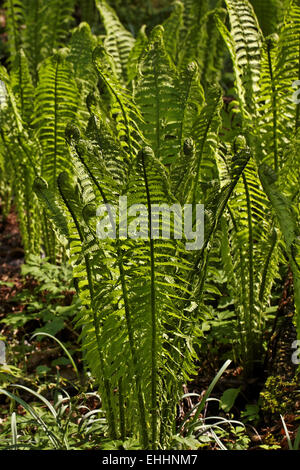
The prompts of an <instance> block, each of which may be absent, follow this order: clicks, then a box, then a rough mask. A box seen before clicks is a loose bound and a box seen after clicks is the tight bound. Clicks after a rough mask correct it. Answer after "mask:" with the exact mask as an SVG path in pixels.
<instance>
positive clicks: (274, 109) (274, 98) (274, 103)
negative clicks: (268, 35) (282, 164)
mask: <svg viewBox="0 0 300 470" xmlns="http://www.w3.org/2000/svg"><path fill="white" fill-rule="evenodd" d="M267 47H268V48H267V52H268V63H269V71H270V78H271V86H272V115H273V145H274V169H275V171H276V173H277V172H278V141H277V95H276V87H275V83H274V74H273V64H272V57H271V43H270V41H269V42H268V46H267Z"/></svg>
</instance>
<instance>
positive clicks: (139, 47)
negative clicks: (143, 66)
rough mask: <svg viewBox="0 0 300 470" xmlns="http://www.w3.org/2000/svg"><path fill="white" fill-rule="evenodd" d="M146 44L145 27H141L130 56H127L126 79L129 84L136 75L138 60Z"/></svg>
mask: <svg viewBox="0 0 300 470" xmlns="http://www.w3.org/2000/svg"><path fill="white" fill-rule="evenodd" d="M147 44H148V37H147V34H146V25H143V26H142V27H141V29H140V30H139V32H138V35H137V37H136V40H135V43H134V46H133V47H132V49H131V51H130V54H129V56H128V62H127V77H128V81H129V82H131V81H132V80H133V79H134V78H135V77H136V75H137V73H138V64H139V60H140V57H141V55H142V54H143V52H144V50H145V47H146V46H147Z"/></svg>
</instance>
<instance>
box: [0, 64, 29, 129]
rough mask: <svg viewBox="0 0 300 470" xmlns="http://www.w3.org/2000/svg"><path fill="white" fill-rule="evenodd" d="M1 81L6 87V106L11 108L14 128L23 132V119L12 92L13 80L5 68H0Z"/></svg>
mask: <svg viewBox="0 0 300 470" xmlns="http://www.w3.org/2000/svg"><path fill="white" fill-rule="evenodd" d="M0 80H1V81H2V82H3V83H4V85H5V102H6V103H5V104H7V105H8V106H10V108H11V111H12V116H13V122H14V126H15V127H16V129H17V131H18V133H20V134H21V133H22V131H23V123H22V117H21V114H20V112H19V109H18V106H17V102H16V98H15V95H14V93H13V91H12V86H11V79H10V76H9V74H8V72H7V70H6V68H5V67H3V66H2V65H1V66H0Z"/></svg>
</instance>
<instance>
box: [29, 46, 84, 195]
mask: <svg viewBox="0 0 300 470" xmlns="http://www.w3.org/2000/svg"><path fill="white" fill-rule="evenodd" d="M77 105H78V91H77V86H76V82H75V79H74V74H73V71H72V68H71V66H70V65H69V64H68V63H67V62H66V60H65V57H64V53H63V52H60V53H58V54H56V55H55V56H53V57H50V58H48V59H46V61H45V62H44V63H43V65H42V66H41V68H40V71H39V84H38V87H37V90H36V97H35V119H34V123H33V124H34V126H35V128H36V132H37V136H38V138H39V140H40V143H41V146H42V149H43V160H42V177H43V178H44V179H45V180H46V181H47V183H48V185H49V188H50V189H51V190H54V189H55V187H56V178H57V175H58V174H59V173H60V172H61V170H66V169H67V168H70V165H71V163H70V159H69V157H68V152H67V148H66V143H65V127H66V124H67V122H68V121H72V120H74V119H75V116H76V109H77Z"/></svg>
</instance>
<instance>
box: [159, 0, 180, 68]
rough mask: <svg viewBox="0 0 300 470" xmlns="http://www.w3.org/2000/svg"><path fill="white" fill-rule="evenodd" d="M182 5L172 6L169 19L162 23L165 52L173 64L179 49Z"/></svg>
mask: <svg viewBox="0 0 300 470" xmlns="http://www.w3.org/2000/svg"><path fill="white" fill-rule="evenodd" d="M182 16H183V4H182V3H181V1H176V2H174V4H173V11H172V13H171V15H170V16H169V18H167V20H165V21H164V23H163V25H162V26H163V28H164V35H163V36H164V43H165V48H166V52H167V53H168V54H169V56H170V57H171V59H172V60H173V62H174V63H176V62H177V54H178V51H179V48H180V43H179V33H180V29H181V27H182Z"/></svg>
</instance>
